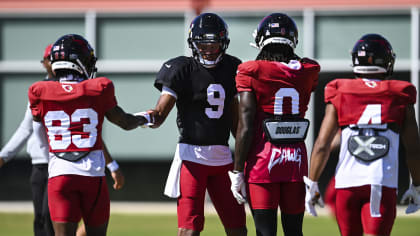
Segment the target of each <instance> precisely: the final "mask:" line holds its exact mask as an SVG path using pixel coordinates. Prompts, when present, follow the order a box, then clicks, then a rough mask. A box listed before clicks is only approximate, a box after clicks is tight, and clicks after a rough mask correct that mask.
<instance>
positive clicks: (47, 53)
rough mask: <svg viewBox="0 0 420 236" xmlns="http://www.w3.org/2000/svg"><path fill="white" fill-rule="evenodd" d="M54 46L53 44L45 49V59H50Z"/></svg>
mask: <svg viewBox="0 0 420 236" xmlns="http://www.w3.org/2000/svg"><path fill="white" fill-rule="evenodd" d="M52 46H53V45H52V44H48V46H47V47H46V48H45V51H44V58H47V57H49V56H50V54H51V48H52Z"/></svg>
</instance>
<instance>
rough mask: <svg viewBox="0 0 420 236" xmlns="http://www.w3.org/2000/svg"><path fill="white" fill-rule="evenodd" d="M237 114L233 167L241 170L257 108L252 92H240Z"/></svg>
mask: <svg viewBox="0 0 420 236" xmlns="http://www.w3.org/2000/svg"><path fill="white" fill-rule="evenodd" d="M239 95H240V102H239V106H238V107H239V108H238V110H239V114H238V126H237V127H238V128H237V131H236V141H235V167H234V170H236V171H240V172H243V171H244V166H245V161H246V160H247V157H248V152H249V148H250V146H251V142H252V135H253V133H254V128H253V123H254V118H255V113H256V109H257V101H256V98H255V95H254V93H253V92H241V93H240V94H239Z"/></svg>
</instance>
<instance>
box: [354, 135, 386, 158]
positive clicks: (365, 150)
mask: <svg viewBox="0 0 420 236" xmlns="http://www.w3.org/2000/svg"><path fill="white" fill-rule="evenodd" d="M347 147H348V150H349V152H350V153H351V154H352V155H353V156H355V157H356V158H358V159H360V160H363V161H367V162H370V161H374V160H376V159H379V158H381V157H384V156H385V155H386V154H387V153H388V150H389V140H388V139H387V138H386V137H383V136H362V135H354V136H351V137H350V139H349V141H348V145H347Z"/></svg>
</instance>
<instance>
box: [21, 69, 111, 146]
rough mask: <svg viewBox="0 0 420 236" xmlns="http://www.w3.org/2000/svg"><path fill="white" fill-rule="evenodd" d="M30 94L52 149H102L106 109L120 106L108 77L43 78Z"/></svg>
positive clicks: (32, 88)
mask: <svg viewBox="0 0 420 236" xmlns="http://www.w3.org/2000/svg"><path fill="white" fill-rule="evenodd" d="M28 96H29V101H30V106H31V110H32V115H33V116H39V117H41V119H42V122H43V124H44V126H45V128H46V131H47V134H48V141H49V146H50V148H49V149H50V152H55V153H57V152H81V151H82V152H90V151H94V150H102V138H101V132H102V123H103V121H104V117H105V112H107V111H108V110H109V109H111V108H113V107H115V106H116V105H117V101H116V98H115V95H114V85H113V84H112V82H111V81H110V80H109V79H107V78H104V77H101V78H95V79H90V80H84V81H82V82H80V83H60V82H57V81H40V82H37V83H35V84H33V85H32V86H31V87H30V88H29V91H28Z"/></svg>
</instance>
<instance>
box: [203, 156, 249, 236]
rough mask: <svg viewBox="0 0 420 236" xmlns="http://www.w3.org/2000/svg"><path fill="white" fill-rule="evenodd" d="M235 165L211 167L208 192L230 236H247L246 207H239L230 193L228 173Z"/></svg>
mask: <svg viewBox="0 0 420 236" xmlns="http://www.w3.org/2000/svg"><path fill="white" fill-rule="evenodd" d="M232 168H233V165H232V164H231V165H225V166H211V167H210V168H209V169H210V173H209V177H208V182H207V191H208V193H209V196H210V198H211V200H212V202H213V205H214V207H215V209H216V211H217V213H218V215H219V217H220V220H221V221H222V224H223V226H224V227H225V231H226V235H228V236H245V235H246V234H247V229H246V214H245V207H244V205H239V204H238V202H237V201H236V199H235V198H234V197H233V195H232V192H231V191H230V186H231V184H230V179H229V176H228V171H229V170H231V169H232Z"/></svg>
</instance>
